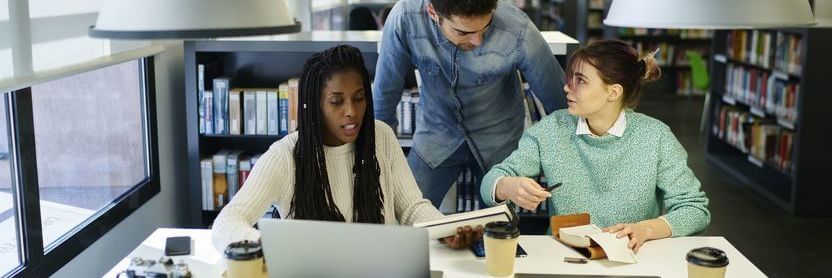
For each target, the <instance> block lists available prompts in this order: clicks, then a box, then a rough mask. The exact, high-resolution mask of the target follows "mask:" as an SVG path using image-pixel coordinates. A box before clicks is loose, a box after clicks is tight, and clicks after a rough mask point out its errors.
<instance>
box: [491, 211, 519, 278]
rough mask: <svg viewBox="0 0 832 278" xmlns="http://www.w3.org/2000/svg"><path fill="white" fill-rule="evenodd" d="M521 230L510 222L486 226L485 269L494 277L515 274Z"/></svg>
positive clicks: (493, 223) (497, 222)
mask: <svg viewBox="0 0 832 278" xmlns="http://www.w3.org/2000/svg"><path fill="white" fill-rule="evenodd" d="M519 236H520V230H519V229H518V228H517V225H515V224H513V223H511V222H508V221H495V222H490V223H488V224H485V236H484V241H485V269H486V270H487V271H488V273H489V274H491V275H494V276H508V275H511V273H513V272H514V254H515V252H517V238H518V237H519Z"/></svg>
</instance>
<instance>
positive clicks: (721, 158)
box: [704, 28, 832, 216]
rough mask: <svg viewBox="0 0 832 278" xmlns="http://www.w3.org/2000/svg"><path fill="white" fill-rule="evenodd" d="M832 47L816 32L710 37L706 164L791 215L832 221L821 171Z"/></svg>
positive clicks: (826, 33) (825, 32) (830, 36)
mask: <svg viewBox="0 0 832 278" xmlns="http://www.w3.org/2000/svg"><path fill="white" fill-rule="evenodd" d="M830 47H832V30H829V29H821V28H804V29H772V30H735V31H730V30H728V31H717V32H716V33H715V34H714V39H713V53H714V55H713V58H711V69H712V71H711V93H712V95H711V97H710V98H709V102H708V104H707V107H708V110H707V111H705V112H704V113H709V114H708V115H709V128H708V135H707V141H706V148H705V152H706V153H705V157H706V160H707V161H708V162H710V163H711V164H713V165H715V166H717V167H718V168H720V169H722V170H724V171H725V172H726V173H727V174H728V175H730V176H732V177H734V178H736V179H738V180H739V181H741V182H742V183H743V184H744V185H746V186H748V187H749V188H751V189H752V191H754V192H756V193H758V194H759V195H761V196H763V197H764V198H765V199H766V200H768V201H770V202H772V203H773V204H775V205H776V206H778V207H780V208H782V209H784V210H785V211H787V212H789V213H791V214H794V215H804V216H829V215H832V207H830V206H829V205H828V204H829V203H830V202H832V186H829V183H828V182H826V181H825V179H824V178H825V176H824V175H823V169H822V165H823V164H824V163H825V160H826V159H827V158H828V156H829V154H830V147H828V144H826V142H824V135H823V134H822V132H823V130H824V128H823V126H827V124H826V123H824V121H825V119H828V118H829V116H828V115H825V114H824V112H825V111H826V110H825V109H828V105H829V103H830V101H832V97H830V94H828V93H827V92H826V90H825V88H824V86H823V85H824V84H823V82H822V81H823V80H824V79H825V78H827V77H826V76H825V75H826V73H828V72H829V71H830V70H832V66H830V65H829V63H828V61H830V60H832V54H830V53H829V51H828V49H830Z"/></svg>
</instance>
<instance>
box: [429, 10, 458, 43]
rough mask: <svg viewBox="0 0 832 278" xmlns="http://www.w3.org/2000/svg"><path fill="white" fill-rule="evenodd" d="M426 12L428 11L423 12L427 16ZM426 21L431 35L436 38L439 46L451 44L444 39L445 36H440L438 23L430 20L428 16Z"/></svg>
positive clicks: (440, 31)
mask: <svg viewBox="0 0 832 278" xmlns="http://www.w3.org/2000/svg"><path fill="white" fill-rule="evenodd" d="M427 12H428V11H425V14H427ZM428 21H430V26H431V28H430V29H431V30H433V34H434V35H435V36H436V39H437V40H436V41H437V42H438V43H439V44H453V43H451V41H450V40H448V38H446V37H445V34H442V30H439V23H437V22H436V21H434V20H433V19H432V18H430V15H428Z"/></svg>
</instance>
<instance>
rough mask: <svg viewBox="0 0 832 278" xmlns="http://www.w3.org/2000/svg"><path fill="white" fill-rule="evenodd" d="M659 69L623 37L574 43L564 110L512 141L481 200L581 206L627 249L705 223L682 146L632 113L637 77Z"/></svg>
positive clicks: (567, 208) (654, 75)
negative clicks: (626, 241)
mask: <svg viewBox="0 0 832 278" xmlns="http://www.w3.org/2000/svg"><path fill="white" fill-rule="evenodd" d="M660 75H661V73H660V71H659V68H658V65H657V64H656V60H655V59H654V58H653V56H652V55H651V56H647V57H644V58H641V59H639V57H638V53H637V52H636V50H635V49H633V48H632V47H631V46H629V45H628V44H627V43H625V42H622V41H618V40H608V41H599V42H594V43H591V44H589V45H588V46H586V47H583V48H581V49H578V50H577V51H576V52H575V54H573V56H572V59H571V60H570V62H569V66H568V68H567V85H566V87H565V88H564V91H565V92H566V99H567V103H568V108H567V109H564V110H559V111H555V112H553V113H552V114H551V115H549V116H547V117H546V118H544V119H543V120H541V121H540V122H539V123H537V124H535V125H534V126H532V127H531V128H529V129H528V130H526V132H524V133H523V136H522V138H521V139H520V142H519V146H518V149H517V150H515V151H514V152H513V153H512V154H511V156H509V157H508V158H506V160H505V161H503V162H502V163H500V164H498V165H496V166H494V167H493V168H492V169H491V170H490V171H488V173H487V174H486V175H485V177H484V178H483V182H482V188H481V193H482V198H483V200H486V203H488V204H489V205H492V206H493V205H495V204H499V203H502V202H505V201H507V200H511V201H512V202H514V203H516V204H517V205H519V206H520V207H523V208H526V209H534V208H536V207H537V206H538V205H539V204H540V203H541V202H543V201H548V202H549V205H550V213H552V214H557V215H563V214H573V213H581V212H588V213H589V214H590V216H591V219H592V222H593V224H596V225H598V226H600V227H605V228H604V231H606V232H610V233H616V234H617V235H618V237H619V238H621V237H625V236H629V238H630V245H629V246H630V248H633V250H634V251H636V252H637V251H638V248H639V247H640V246H641V245H642V244H643V243H644V242H645V241H647V240H652V239H660V238H666V237H671V236H687V235H691V234H694V233H696V232H699V231H702V230H703V229H705V227H707V226H708V223H709V222H710V218H711V215H710V212H709V211H708V198H707V197H705V193H704V192H702V191H700V190H699V187H700V184H699V181H698V180H697V179H696V177H695V176H694V175H693V171H691V169H690V168H688V166H687V153H686V152H685V149H684V148H683V147H682V145H681V144H679V141H678V140H676V137H675V136H674V135H673V133H672V132H671V131H670V128H669V127H668V126H667V125H665V124H664V123H662V122H660V121H659V120H656V119H654V118H651V117H649V116H647V115H644V114H641V113H637V112H633V111H632V108H633V107H635V106H636V105H637V104H638V100H639V93H640V92H639V89H640V87H641V85H642V84H643V83H645V82H649V81H653V80H656V79H658V77H659V76H660ZM540 175H543V176H546V179H547V180H548V181H549V183H550V184H554V183H557V182H562V183H563V186H561V187H559V188H557V189H555V190H553V191H552V192H551V193H549V192H546V191H544V190H543V189H542V187H541V186H540V185H539V184H537V183H536V182H535V181H534V180H532V179H531V178H534V177H538V176H540ZM549 197H551V198H549ZM547 198H548V200H547Z"/></svg>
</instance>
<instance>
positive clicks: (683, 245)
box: [104, 228, 765, 278]
mask: <svg viewBox="0 0 832 278" xmlns="http://www.w3.org/2000/svg"><path fill="white" fill-rule="evenodd" d="M183 235H188V236H191V238H192V239H193V240H194V249H193V254H192V255H190V256H177V257H174V260H175V261H176V262H178V261H179V260H184V261H185V263H187V264H188V266H189V267H190V269H191V272H192V273H193V274H194V277H200V278H201V277H220V274H221V273H222V272H223V270H224V269H225V262H224V260H223V259H222V256H221V255H220V253H219V252H217V251H216V250H214V248H213V245H211V230H206V229H169V228H160V229H157V230H156V231H155V232H153V234H151V235H150V236H149V237H148V238H147V239H145V241H144V242H142V244H141V245H139V246H138V247H136V249H134V250H133V251H132V252H131V253H130V254H129V255H127V257H125V258H124V259H122V260H121V261H120V262H119V263H118V264H116V265H115V266H114V267H113V268H112V269H111V270H110V271H109V272H108V273H107V274H105V275H104V277H109V278H112V277H116V274H118V273H119V272H120V271H122V270H125V269H127V266H128V265H129V263H130V258H133V257H136V256H140V257H142V258H145V259H149V258H158V257H159V256H161V255H162V254H163V250H164V247H165V238H167V237H169V236H183ZM429 244H430V268H431V269H432V270H441V271H443V272H444V276H443V277H482V276H487V273H486V272H485V261H484V260H478V259H476V258H475V257H474V255H473V253H471V252H470V251H468V250H453V249H450V248H448V247H446V246H444V245H442V244H441V243H438V242H436V241H431V242H430V243H429ZM520 245H521V246H523V249H526V252H527V253H528V256H527V257H525V258H517V261H516V262H515V272H517V273H556V274H616V275H637V274H639V275H657V276H661V277H685V276H686V275H687V268H686V267H687V265H686V262H685V260H684V258H685V254H686V253H687V251H688V250H690V249H694V248H697V247H702V246H711V247H716V248H719V249H722V250H724V251H725V252H726V253H727V254H728V258H729V260H730V264H729V265H728V269H727V271H726V273H725V276H726V277H765V275H764V274H763V273H762V272H761V271H760V270H759V269H757V267H756V266H754V265H753V264H752V263H751V262H750V261H749V260H748V259H747V258H746V257H745V256H743V255H742V254H741V253H740V252H739V251H738V250H737V249H736V248H734V246H732V245H731V243H729V242H728V241H727V240H725V238H722V237H682V238H669V239H662V240H654V241H649V242H647V243H645V244H644V246H643V247H642V248H641V250H640V251H639V253H638V254H637V257H638V260H639V262H638V263H636V264H621V263H615V262H610V261H608V260H606V259H602V260H595V261H590V262H589V263H587V264H569V263H565V262H563V257H564V256H569V257H580V256H581V255H580V254H578V253H577V252H576V251H574V250H572V249H570V248H569V247H566V246H564V245H563V244H561V243H559V242H557V241H555V240H554V239H553V238H551V237H550V236H521V237H520Z"/></svg>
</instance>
